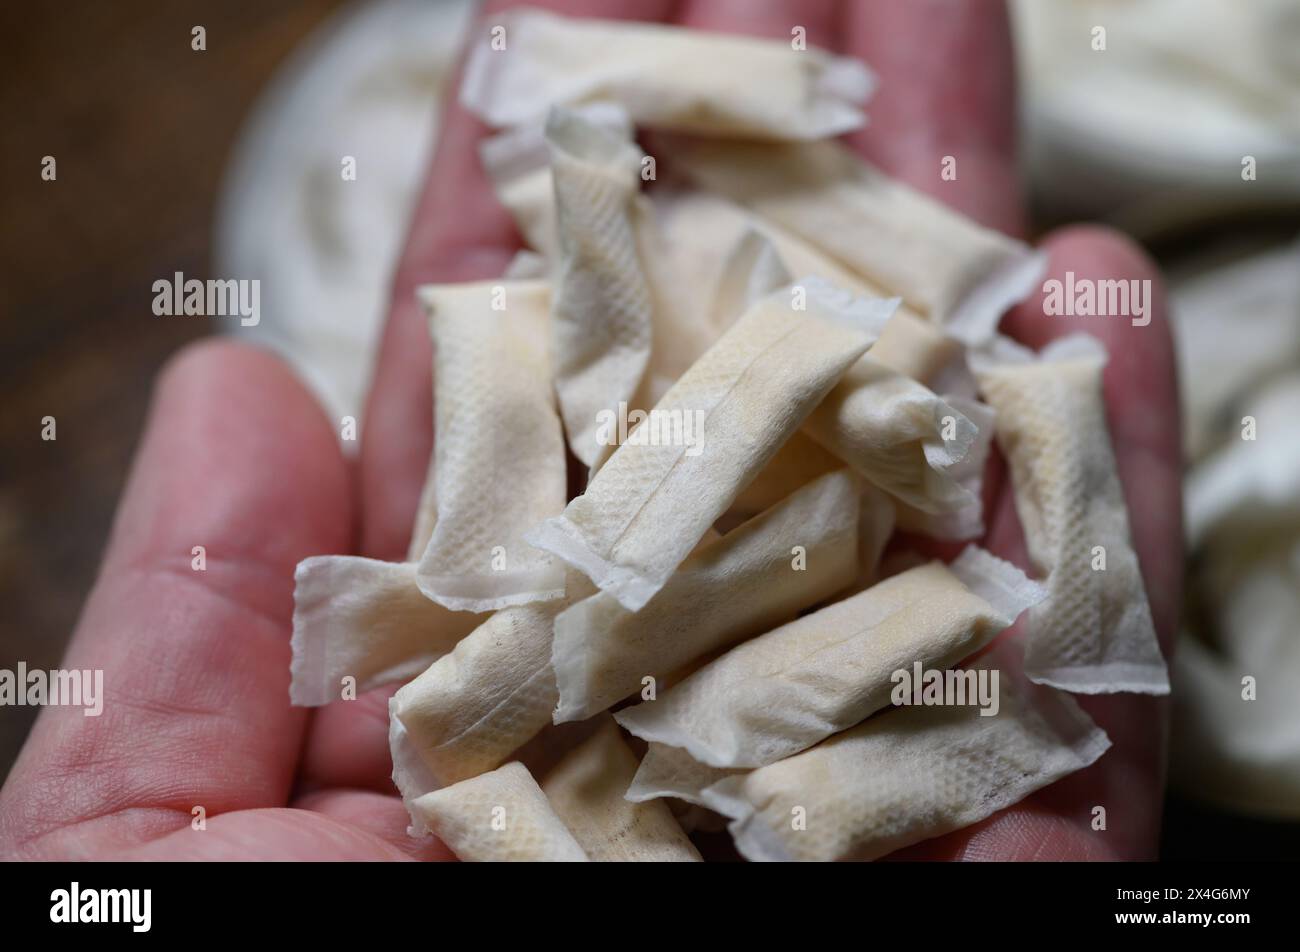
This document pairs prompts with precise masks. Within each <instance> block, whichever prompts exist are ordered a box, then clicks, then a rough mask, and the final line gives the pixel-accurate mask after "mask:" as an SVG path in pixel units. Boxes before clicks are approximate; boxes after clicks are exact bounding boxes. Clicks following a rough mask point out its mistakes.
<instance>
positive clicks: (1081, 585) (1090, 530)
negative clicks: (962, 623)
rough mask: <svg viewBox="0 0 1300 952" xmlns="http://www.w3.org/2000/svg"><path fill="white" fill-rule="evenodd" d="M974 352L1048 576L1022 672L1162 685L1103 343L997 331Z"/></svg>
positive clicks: (1055, 681)
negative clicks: (1035, 346)
mask: <svg viewBox="0 0 1300 952" xmlns="http://www.w3.org/2000/svg"><path fill="white" fill-rule="evenodd" d="M973 359H974V360H975V366H974V369H975V371H976V376H977V377H978V379H979V385H980V389H981V390H982V391H983V393H984V396H985V399H987V400H988V402H989V404H990V405H991V406H992V407H993V409H994V410H995V411H996V412H997V414H998V421H997V440H998V445H999V446H1000V447H1001V448H1002V452H1003V454H1004V455H1005V456H1006V458H1007V463H1008V465H1009V468H1010V471H1011V483H1012V486H1013V487H1014V489H1015V501H1016V511H1017V512H1018V513H1019V514H1020V522H1021V525H1023V526H1024V530H1025V544H1026V546H1027V548H1028V550H1029V558H1030V560H1031V561H1032V562H1033V564H1034V565H1035V567H1036V568H1038V569H1039V570H1040V571H1042V572H1044V573H1045V574H1046V576H1047V577H1046V579H1045V580H1044V585H1045V586H1046V588H1047V591H1048V597H1047V599H1046V600H1045V601H1043V602H1042V603H1041V604H1040V605H1037V606H1035V608H1034V609H1033V611H1031V612H1030V614H1029V623H1028V626H1027V632H1028V634H1027V641H1026V647H1025V670H1026V671H1027V672H1028V674H1029V676H1030V677H1031V678H1033V679H1034V680H1035V681H1040V682H1042V683H1044V684H1052V685H1055V686H1056V687H1059V688H1064V689H1065V690H1067V691H1075V692H1079V693H1083V694H1100V693H1110V692H1115V691H1135V692H1139V693H1142V694H1167V693H1168V692H1169V675H1168V672H1167V670H1166V668H1165V662H1164V658H1163V657H1162V656H1161V654H1160V646H1159V644H1158V643H1157V641H1156V633H1155V626H1154V625H1153V624H1152V621H1151V608H1150V605H1149V604H1148V603H1147V595H1146V588H1145V587H1144V585H1143V582H1142V573H1141V571H1140V569H1139V568H1138V561H1137V554H1136V553H1135V552H1134V551H1133V545H1132V541H1131V536H1130V533H1129V524H1128V509H1127V507H1126V506H1125V503H1124V492H1123V489H1122V487H1121V486H1120V482H1119V474H1118V471H1117V469H1116V464H1115V454H1114V452H1113V450H1112V449H1111V443H1110V435H1109V432H1108V430H1107V428H1106V407H1105V404H1104V403H1103V400H1102V390H1101V374H1102V368H1103V367H1104V366H1105V363H1106V352H1105V350H1104V348H1102V346H1101V344H1100V343H1099V342H1098V341H1097V340H1096V338H1093V337H1090V336H1088V335H1086V334H1073V335H1071V336H1069V337H1062V338H1059V339H1057V340H1055V341H1053V342H1052V343H1050V344H1049V345H1048V346H1047V347H1046V348H1044V349H1043V351H1042V353H1041V354H1039V355H1037V356H1036V357H1035V355H1034V354H1033V353H1032V352H1030V351H1028V350H1026V349H1025V348H1023V347H1021V346H1020V345H1018V344H1014V343H1012V342H1010V341H1006V340H1002V341H999V343H998V345H997V347H996V349H995V351H994V352H993V354H992V355H989V354H982V355H974V357H973ZM1099 560H1104V561H1099ZM1096 566H1104V568H1098V567H1096Z"/></svg>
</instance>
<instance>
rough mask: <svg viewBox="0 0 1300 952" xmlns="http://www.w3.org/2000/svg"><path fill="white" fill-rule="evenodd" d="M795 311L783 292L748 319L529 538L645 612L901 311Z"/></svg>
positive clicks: (863, 304)
mask: <svg viewBox="0 0 1300 952" xmlns="http://www.w3.org/2000/svg"><path fill="white" fill-rule="evenodd" d="M796 300H797V299H796V298H792V296H791V294H790V293H789V292H784V291H783V292H778V293H776V294H774V295H771V296H769V297H767V298H764V299H763V300H762V301H760V302H758V303H757V304H755V305H754V306H753V307H752V308H750V309H749V310H748V311H747V312H746V313H745V315H744V316H743V317H741V318H740V320H738V321H737V322H736V324H735V325H734V326H733V327H732V328H731V329H730V330H729V331H727V333H726V334H724V335H723V336H722V337H721V338H720V339H719V340H718V342H717V343H716V344H715V345H714V346H713V347H711V348H710V349H709V350H708V352H707V353H705V354H704V356H703V357H701V358H700V359H699V361H697V362H696V363H695V364H694V365H693V366H692V367H691V369H690V370H688V371H687V372H686V374H685V375H684V376H683V377H682V378H681V379H680V380H679V381H678V382H677V383H676V384H674V385H673V387H672V389H671V390H669V392H668V393H667V394H666V395H665V397H664V399H663V400H661V401H660V403H659V404H658V405H657V406H656V407H655V408H654V410H653V411H652V416H651V418H650V419H649V420H647V421H646V422H645V423H643V424H642V425H641V426H640V427H639V428H638V430H637V431H636V433H635V434H633V435H634V436H636V435H637V434H640V435H641V439H640V440H639V441H638V440H630V441H629V442H627V443H624V444H623V445H622V446H620V447H619V448H618V450H617V451H615V453H614V455H613V456H611V457H610V459H609V461H608V462H607V463H606V464H605V465H604V466H603V467H602V468H601V469H600V471H599V472H598V473H596V475H595V477H594V478H593V479H592V481H591V483H590V484H589V485H588V486H587V491H586V492H585V493H584V494H583V495H581V496H579V497H578V498H576V499H574V500H573V501H572V502H571V503H569V505H568V508H566V509H565V511H564V512H563V513H562V514H561V515H559V516H557V517H555V518H553V519H548V520H547V521H546V522H544V523H543V524H542V525H541V526H540V527H538V528H537V529H536V530H534V531H532V532H530V533H528V534H527V535H526V536H525V538H526V539H527V540H528V541H529V542H531V543H532V544H533V545H536V546H538V547H539V548H542V549H546V550H547V551H549V552H553V553H555V554H556V555H558V556H560V557H561V558H562V559H564V560H565V561H566V562H568V563H569V564H570V565H573V566H574V567H576V568H578V569H580V570H581V571H582V572H584V573H586V575H587V576H588V577H589V578H591V579H592V581H593V582H595V583H596V584H597V585H598V586H599V587H600V588H601V590H602V591H607V592H609V593H610V594H611V595H613V596H614V597H615V598H617V599H618V600H619V602H620V604H622V605H623V607H625V608H627V609H629V610H631V611H637V610H639V609H640V608H642V607H643V606H644V605H645V604H646V602H648V601H649V600H650V599H651V598H652V597H653V596H654V594H655V593H656V592H657V591H659V590H660V589H661V588H662V587H663V586H664V583H665V582H667V581H668V578H669V576H670V575H671V574H672V573H673V571H674V570H676V568H677V566H678V565H680V564H681V562H682V560H683V559H684V558H685V557H686V555H687V554H688V553H689V552H690V551H691V549H692V548H694V547H695V545H696V543H697V542H699V540H700V538H701V537H702V536H703V535H704V533H705V531H706V530H707V529H708V528H709V527H710V526H711V525H712V524H713V523H714V521H715V520H717V518H718V517H719V516H721V515H722V514H723V512H725V511H726V509H727V507H728V506H729V505H730V504H731V502H732V500H733V499H735V497H736V495H737V493H738V492H739V491H740V489H741V488H742V487H744V486H745V485H746V484H747V483H749V482H750V480H752V479H753V478H754V476H755V475H756V474H757V473H758V471H759V470H761V469H762V467H763V466H764V464H766V463H767V461H768V460H770V459H771V458H772V456H773V455H774V454H775V453H776V451H777V449H778V448H779V447H780V446H781V444H782V443H784V442H785V440H786V439H787V438H788V437H789V435H790V434H791V433H792V432H793V431H794V430H795V429H796V428H797V427H798V426H799V425H800V424H801V423H802V422H803V420H804V418H805V417H806V415H807V414H808V413H809V412H810V411H811V410H812V409H813V407H814V406H816V405H817V403H818V402H820V401H821V399H822V398H823V397H824V396H825V395H826V393H827V392H828V391H829V390H830V389H831V387H832V386H834V384H835V381H836V380H837V379H838V378H839V377H840V376H841V375H842V374H843V373H844V371H845V370H846V369H847V368H848V367H849V366H850V365H851V364H852V363H853V362H854V361H855V360H857V358H858V357H860V356H861V355H862V353H863V352H864V351H865V350H866V349H867V347H868V346H869V345H870V343H871V341H872V340H873V339H874V336H875V334H876V333H878V332H879V326H878V325H879V324H882V323H883V321H884V319H885V318H887V317H888V314H889V313H890V312H891V311H892V302H883V301H856V302H854V304H853V306H852V307H846V306H845V305H844V303H843V301H842V300H840V299H838V298H833V297H828V296H823V295H821V294H820V293H819V292H818V291H817V290H816V289H815V288H814V287H812V286H811V285H810V286H809V288H808V289H807V293H806V299H805V300H804V301H800V302H799V303H806V309H805V310H798V309H795V307H794V306H793V304H794V303H795V302H796ZM873 322H875V323H874V325H873ZM656 421H659V422H656ZM656 434H659V436H656ZM688 435H689V436H692V437H694V438H693V439H687V436H688ZM656 443H657V444H658V445H655V444H656Z"/></svg>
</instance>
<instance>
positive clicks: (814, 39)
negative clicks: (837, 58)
mask: <svg viewBox="0 0 1300 952" xmlns="http://www.w3.org/2000/svg"><path fill="white" fill-rule="evenodd" d="M843 6H844V5H843V4H842V3H841V2H840V0H686V3H684V4H683V5H682V7H681V10H680V11H679V12H678V14H677V16H676V17H675V18H674V19H675V20H676V21H677V22H678V23H680V24H681V25H682V26H688V27H692V28H693V29H696V30H712V31H714V32H717V33H746V34H750V35H752V36H761V37H767V38H771V39H786V40H789V39H791V38H792V37H793V36H794V34H793V33H792V32H791V31H793V30H794V29H795V28H796V27H803V28H804V30H805V31H806V34H807V40H808V43H809V45H811V46H819V47H821V48H822V49H824V50H831V51H834V50H835V49H836V48H837V46H838V43H839V37H840V18H841V16H842V7H843Z"/></svg>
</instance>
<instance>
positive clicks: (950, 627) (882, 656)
mask: <svg viewBox="0 0 1300 952" xmlns="http://www.w3.org/2000/svg"><path fill="white" fill-rule="evenodd" d="M1042 597H1043V590H1042V588H1041V587H1040V586H1038V585H1037V584H1035V583H1034V582H1032V581H1030V580H1029V579H1028V578H1026V577H1025V575H1024V573H1022V572H1021V571H1020V570H1019V569H1017V568H1016V567H1015V566H1013V565H1011V564H1010V563H1009V562H1004V561H1002V560H1001V559H999V558H997V557H996V556H994V555H991V554H989V553H988V552H986V551H984V550H983V549H980V548H977V547H976V546H969V547H967V549H966V550H965V551H964V552H963V553H962V554H961V555H960V556H959V557H958V558H957V560H956V561H954V562H953V563H952V566H951V569H950V568H948V567H946V566H944V564H943V563H942V562H938V561H935V562H931V563H929V564H927V565H923V566H920V567H918V568H915V569H911V570H909V571H906V572H903V573H902V574H900V575H895V576H893V577H892V578H888V579H885V580H884V581H882V582H879V583H878V584H876V585H874V586H872V587H871V588H869V589H867V590H866V591H864V592H861V593H859V594H858V595H855V596H853V597H852V598H848V599H845V600H843V601H839V602H835V603H833V604H831V605H828V606H827V607H825V608H823V609H821V610H819V611H817V612H814V613H813V614H811V615H805V616H803V617H802V618H799V619H797V620H796V621H793V622H790V623H789V624H787V625H784V626H782V627H780V628H777V629H774V630H772V631H769V632H768V633H767V634H765V635H761V636H760V637H758V638H754V639H753V640H751V641H747V642H745V643H744V644H742V645H739V646H738V647H735V648H733V649H731V651H729V652H727V653H726V654H725V655H723V656H722V657H721V658H718V659H717V660H716V661H713V662H712V663H710V664H708V665H706V666H705V667H703V668H701V669H700V670H699V671H696V672H695V673H694V674H692V675H691V676H690V677H689V678H687V679H686V680H684V681H682V682H681V683H680V684H677V685H675V686H674V687H673V688H671V689H670V690H669V691H667V692H665V693H664V694H663V695H661V696H660V697H659V698H658V699H657V700H655V701H646V702H645V703H643V704H638V705H637V706H636V707H631V708H626V709H624V710H622V711H620V712H619V713H617V714H616V715H614V716H615V718H616V719H617V720H618V722H619V723H620V724H621V725H622V726H623V727H624V728H626V729H627V730H628V731H630V732H631V733H633V734H635V735H636V736H638V737H641V738H643V739H645V740H647V741H653V742H657V743H660V744H668V745H671V746H673V747H682V748H685V749H686V750H687V751H688V752H689V753H690V754H691V756H693V757H694V758H695V759H696V760H699V761H701V762H703V763H705V764H709V765H711V766H714V767H761V766H763V765H765V764H770V763H774V762H775V761H778V760H780V759H782V758H784V757H789V756H791V755H792V754H795V753H798V752H799V751H801V750H804V749H806V748H808V747H811V746H812V745H813V744H816V743H817V742H819V741H821V740H823V739H825V738H826V737H829V736H830V735H831V734H834V733H836V732H838V731H842V730H845V729H847V728H849V727H852V726H853V725H854V724H856V723H858V722H859V721H861V720H862V719H863V718H865V717H867V716H868V715H869V714H871V713H873V712H874V711H878V710H880V709H881V708H883V707H885V706H887V705H888V704H889V703H890V698H891V694H893V693H894V690H895V680H896V679H895V673H896V672H900V671H901V672H904V673H909V674H910V672H911V671H912V669H913V666H914V665H916V664H920V665H922V666H923V667H924V668H933V669H938V670H943V669H947V668H950V667H952V666H954V665H955V664H957V662H959V661H961V660H962V659H963V658H965V657H967V656H969V655H970V654H972V653H973V652H975V651H978V650H979V649H980V648H982V647H983V646H984V645H986V644H988V643H989V641H990V640H991V639H992V638H993V637H994V636H995V635H997V634H998V633H999V632H1001V631H1003V630H1004V629H1006V628H1007V627H1009V626H1010V625H1011V624H1012V623H1013V622H1014V621H1015V620H1016V617H1017V616H1018V615H1019V614H1020V613H1021V612H1022V611H1023V610H1024V609H1025V608H1027V607H1029V606H1030V605H1032V604H1034V603H1036V602H1037V601H1038V600H1040V599H1041V598H1042Z"/></svg>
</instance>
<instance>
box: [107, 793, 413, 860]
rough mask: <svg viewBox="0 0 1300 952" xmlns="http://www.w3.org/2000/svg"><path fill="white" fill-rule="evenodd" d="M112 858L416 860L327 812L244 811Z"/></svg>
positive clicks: (384, 840)
mask: <svg viewBox="0 0 1300 952" xmlns="http://www.w3.org/2000/svg"><path fill="white" fill-rule="evenodd" d="M111 858H112V859H120V860H130V861H132V862H140V861H145V862H176V861H178V860H185V861H188V862H209V863H225V862H291V863H292V862H300V863H321V862H379V861H387V862H393V861H401V860H409V859H411V858H412V856H411V854H410V851H409V849H406V848H403V847H401V846H398V845H396V844H394V843H392V842H390V841H389V840H388V838H387V837H385V836H382V835H380V834H378V833H376V832H372V831H371V830H370V829H367V828H365V827H360V826H356V825H354V824H352V823H348V822H343V821H340V820H338V819H335V818H333V817H331V816H326V815H325V814H323V813H319V812H315V811H309V810H301V809H289V808H285V807H281V808H278V809H261V810H241V811H239V812H238V813H228V814H225V815H223V816H219V817H215V818H214V819H212V820H209V821H208V823H207V826H206V828H205V829H203V830H194V829H192V828H191V827H188V826H187V827H185V828H183V829H180V830H176V831H174V832H172V833H170V834H168V835H166V836H163V837H160V838H159V839H156V840H153V841H151V842H149V843H145V844H143V845H141V846H139V847H136V848H134V849H131V850H128V851H125V852H122V853H113V854H112V855H111Z"/></svg>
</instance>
